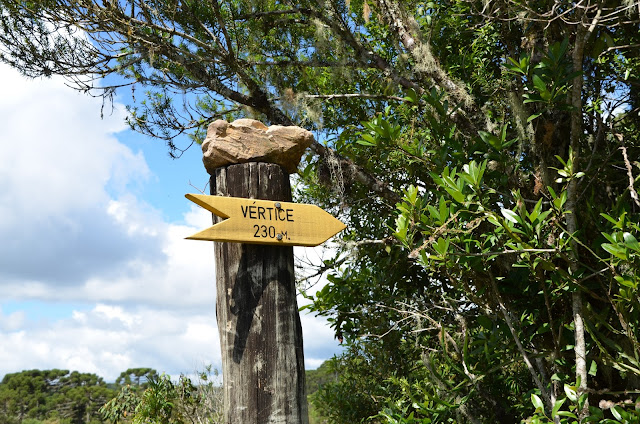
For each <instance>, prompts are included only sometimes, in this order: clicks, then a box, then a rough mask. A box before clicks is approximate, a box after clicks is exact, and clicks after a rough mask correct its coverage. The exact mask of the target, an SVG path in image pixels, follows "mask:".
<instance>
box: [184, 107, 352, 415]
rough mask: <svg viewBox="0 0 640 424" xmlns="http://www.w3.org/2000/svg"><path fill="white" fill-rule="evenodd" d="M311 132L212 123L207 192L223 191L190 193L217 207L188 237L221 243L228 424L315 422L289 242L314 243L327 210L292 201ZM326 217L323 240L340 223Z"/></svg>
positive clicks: (206, 147) (220, 315)
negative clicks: (292, 176) (293, 177)
mask: <svg viewBox="0 0 640 424" xmlns="http://www.w3.org/2000/svg"><path fill="white" fill-rule="evenodd" d="M311 137H312V136H311V134H310V133H309V132H308V131H306V130H303V129H301V128H298V127H271V128H267V127H265V126H264V125H262V124H261V123H259V122H257V121H253V120H248V119H242V120H238V121H235V122H234V123H231V124H228V123H227V122H225V121H216V122H214V123H213V124H211V125H210V126H209V130H208V133H207V140H206V141H205V143H204V144H203V152H204V159H203V160H204V162H205V167H206V168H207V171H208V172H209V174H210V175H211V194H212V195H213V196H220V197H213V196H205V195H187V198H189V199H190V200H192V201H194V202H196V203H197V204H199V205H200V206H203V207H205V208H207V209H209V210H211V211H212V212H213V213H214V215H213V216H214V224H215V225H214V226H213V227H211V228H209V229H207V230H204V231H202V232H200V233H198V234H195V235H193V236H191V237H189V238H192V239H200V240H217V241H221V242H217V243H215V257H216V286H217V291H216V293H217V302H216V315H217V322H218V330H219V333H220V344H221V347H222V375H223V390H224V400H225V416H226V422H227V423H228V424H244V423H247V424H254V423H256V424H262V423H265V424H266V423H283V424H284V423H286V424H294V423H295V424H299V423H300V424H306V423H308V421H309V419H308V412H307V402H306V394H305V375H304V356H303V345H302V329H301V326H300V317H299V314H298V306H297V302H296V288H295V277H294V264H293V247H292V246H293V245H296V244H302V245H313V244H312V242H310V241H309V238H308V235H306V234H304V233H307V232H309V231H310V230H309V229H313V228H314V227H317V226H318V225H321V223H320V222H316V221H317V220H318V217H321V215H319V214H318V213H319V212H318V211H320V212H321V213H324V214H326V213H325V212H324V211H321V210H320V209H319V208H316V207H315V206H311V205H296V204H293V203H289V202H291V186H290V182H289V173H290V172H293V171H294V170H295V168H296V167H297V165H298V162H299V161H300V157H301V155H302V153H303V151H304V150H305V149H306V148H307V147H308V146H309V144H310V143H311V141H312V138H311ZM239 162H244V163H239ZM269 162H275V163H269ZM254 199H262V200H263V201H260V200H254ZM265 200H267V202H265ZM305 207H306V208H307V209H306V210H307V212H306V213H305V210H304V208H305ZM310 208H315V209H318V211H316V210H315V209H313V212H312V213H309V211H311V210H312V209H310ZM326 215H328V214H326ZM223 218H226V219H223ZM329 218H331V219H332V220H334V221H335V222H336V223H333V225H334V226H333V227H331V226H329V227H330V228H329V231H333V232H332V233H330V234H329V235H328V236H327V237H325V238H324V240H326V238H328V237H330V236H332V235H333V234H335V233H336V232H338V231H340V230H341V229H343V228H344V225H343V224H342V223H340V222H339V221H337V220H335V219H334V218H332V217H329ZM321 219H324V218H321ZM314 232H315V233H318V230H317V229H315V230H314ZM316 235H317V234H316ZM324 240H323V241H324ZM232 241H236V242H237V243H229V242H232ZM240 242H242V243H240ZM254 243H257V244H254ZM313 243H315V242H313ZM315 244H319V243H315Z"/></svg>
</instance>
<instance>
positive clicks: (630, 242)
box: [622, 232, 640, 252]
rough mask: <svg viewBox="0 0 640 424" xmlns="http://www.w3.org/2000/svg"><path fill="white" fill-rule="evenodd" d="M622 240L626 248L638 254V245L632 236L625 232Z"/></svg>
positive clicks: (639, 247)
mask: <svg viewBox="0 0 640 424" xmlns="http://www.w3.org/2000/svg"><path fill="white" fill-rule="evenodd" d="M622 239H623V240H624V244H626V245H627V247H629V248H631V249H633V250H635V251H636V252H640V243H638V240H637V239H636V238H635V236H634V235H633V234H631V233H627V232H625V233H624V234H622Z"/></svg>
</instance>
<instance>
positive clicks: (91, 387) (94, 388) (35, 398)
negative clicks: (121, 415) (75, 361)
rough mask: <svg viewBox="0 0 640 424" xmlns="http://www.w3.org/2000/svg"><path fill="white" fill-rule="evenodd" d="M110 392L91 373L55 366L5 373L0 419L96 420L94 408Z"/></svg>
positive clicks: (85, 422)
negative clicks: (54, 367)
mask: <svg viewBox="0 0 640 424" xmlns="http://www.w3.org/2000/svg"><path fill="white" fill-rule="evenodd" d="M114 395H115V392H114V391H113V390H111V389H109V388H108V387H107V385H106V384H105V383H104V381H103V380H102V378H101V377H98V376H97V375H95V374H88V373H79V372H77V371H73V372H71V373H69V371H67V370H58V369H54V370H45V371H41V370H30V371H22V372H19V373H13V374H6V375H5V376H4V378H3V380H2V382H1V383H0V422H2V423H7V424H11V423H14V422H16V423H21V422H23V420H25V419H27V418H30V419H37V420H45V419H47V418H55V417H58V418H60V419H62V420H65V422H67V423H69V424H88V423H100V422H102V420H101V416H100V414H99V413H98V409H99V408H100V407H101V406H102V405H104V403H105V402H107V401H108V400H109V399H110V398H112V397H113V396H114Z"/></svg>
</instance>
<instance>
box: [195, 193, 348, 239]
mask: <svg viewBox="0 0 640 424" xmlns="http://www.w3.org/2000/svg"><path fill="white" fill-rule="evenodd" d="M185 197H186V198H187V199H189V200H191V201H192V202H194V203H196V204H198V205H199V206H202V207H203V208H205V209H207V210H209V211H211V212H213V213H214V214H216V215H218V216H220V217H222V218H226V219H225V220H223V221H221V222H218V223H217V224H215V225H214V226H213V227H209V228H207V229H206V230H204V231H200V232H199V233H196V234H194V235H192V236H191V237H187V238H188V239H190V240H212V241H230V242H238V243H252V244H271V245H280V246H317V245H319V244H321V243H324V242H325V241H327V240H328V239H329V238H330V237H332V236H334V235H335V234H337V233H339V232H340V231H342V230H344V229H345V228H346V225H344V224H343V223H342V222H340V221H339V220H337V219H336V218H334V217H333V216H331V215H329V214H328V213H327V212H326V211H324V210H322V209H320V208H319V207H318V206H316V205H307V204H302V203H289V202H278V201H274V200H256V199H245V198H242V197H224V196H207V195H205V194H187V195H186V196H185Z"/></svg>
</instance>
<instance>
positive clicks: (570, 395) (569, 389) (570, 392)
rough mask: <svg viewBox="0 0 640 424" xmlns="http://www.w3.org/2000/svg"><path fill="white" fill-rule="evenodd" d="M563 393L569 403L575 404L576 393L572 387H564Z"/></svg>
mask: <svg viewBox="0 0 640 424" xmlns="http://www.w3.org/2000/svg"><path fill="white" fill-rule="evenodd" d="M564 393H565V394H566V395H567V397H568V398H569V400H570V401H571V402H575V401H577V400H578V393H577V392H576V391H575V389H574V388H573V387H571V386H569V385H568V384H565V385H564Z"/></svg>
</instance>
